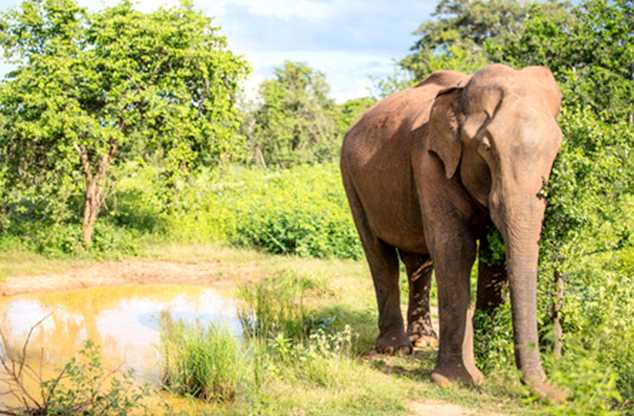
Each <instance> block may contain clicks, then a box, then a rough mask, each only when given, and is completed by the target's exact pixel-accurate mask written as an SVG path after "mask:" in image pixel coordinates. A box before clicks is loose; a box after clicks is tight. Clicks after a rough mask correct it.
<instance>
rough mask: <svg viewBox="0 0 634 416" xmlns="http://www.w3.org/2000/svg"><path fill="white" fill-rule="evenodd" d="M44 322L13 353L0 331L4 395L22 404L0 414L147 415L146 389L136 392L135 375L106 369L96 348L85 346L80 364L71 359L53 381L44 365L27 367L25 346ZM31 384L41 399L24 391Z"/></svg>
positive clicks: (90, 342) (33, 393)
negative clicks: (45, 375)
mask: <svg viewBox="0 0 634 416" xmlns="http://www.w3.org/2000/svg"><path fill="white" fill-rule="evenodd" d="M44 319H46V318H44ZM44 319H42V320H41V321H40V322H38V323H37V324H36V325H35V326H33V327H32V328H31V330H30V331H29V334H28V336H27V338H26V341H25V342H24V344H23V346H22V348H21V349H18V350H17V351H16V349H15V348H13V347H12V346H11V345H10V343H9V341H8V339H7V338H6V337H5V335H4V333H3V332H2V330H1V329H0V338H1V342H2V346H1V348H0V364H1V365H2V368H3V370H4V372H5V373H6V377H5V378H4V380H2V381H4V382H5V383H6V384H7V385H8V394H10V395H11V396H13V397H14V398H15V399H16V401H17V402H18V403H21V405H20V406H19V407H12V408H8V407H5V408H4V409H0V414H5V415H14V416H24V415H58V416H71V415H90V416H109V415H117V416H125V415H129V414H131V413H132V412H136V411H140V410H147V409H146V408H145V405H144V404H143V399H144V398H145V397H146V396H148V395H149V391H148V387H147V386H143V387H136V385H135V382H134V375H133V370H129V371H128V372H127V373H121V372H120V371H119V370H120V368H118V369H116V370H114V371H109V370H106V369H104V368H103V366H102V362H101V351H100V348H99V347H98V346H97V345H95V344H94V343H93V342H92V341H90V340H87V341H85V343H84V348H83V349H82V350H81V351H79V354H78V358H72V359H71V360H70V361H69V362H68V363H67V364H66V365H65V366H64V368H62V370H60V372H59V373H58V374H57V376H56V377H54V378H51V379H48V380H43V379H42V375H41V374H42V373H41V367H42V365H43V363H41V362H40V364H39V368H34V367H33V366H32V365H31V364H30V363H28V362H27V346H28V343H29V340H30V338H31V335H32V333H33V331H34V330H35V328H36V327H37V326H39V325H40V324H41V323H42V322H43V321H44ZM42 355H43V353H42ZM33 381H35V382H36V384H37V385H38V386H39V394H36V393H35V392H33V391H31V390H30V389H29V388H27V385H29V384H30V383H31V382H33ZM137 413H138V412H137ZM146 413H147V412H146Z"/></svg>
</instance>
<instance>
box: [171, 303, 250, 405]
mask: <svg viewBox="0 0 634 416" xmlns="http://www.w3.org/2000/svg"><path fill="white" fill-rule="evenodd" d="M160 324H161V340H160V346H159V351H160V355H161V362H160V370H161V386H162V387H163V388H164V389H166V390H169V391H171V392H173V393H175V394H179V395H184V396H190V397H193V398H196V399H201V400H204V401H208V402H212V401H214V402H226V401H232V400H234V398H235V397H236V393H237V392H238V385H239V383H240V382H241V379H242V374H243V366H242V362H243V358H242V355H243V351H242V348H241V346H240V344H239V342H238V340H237V338H236V337H235V336H234V335H233V334H232V333H231V332H230V331H229V330H228V329H226V328H224V327H222V326H220V325H218V324H215V323H209V324H208V326H203V325H202V324H200V323H199V322H196V323H194V324H188V323H186V322H184V321H182V320H174V319H173V318H172V316H171V314H170V313H169V312H168V311H163V312H162V313H161V319H160Z"/></svg>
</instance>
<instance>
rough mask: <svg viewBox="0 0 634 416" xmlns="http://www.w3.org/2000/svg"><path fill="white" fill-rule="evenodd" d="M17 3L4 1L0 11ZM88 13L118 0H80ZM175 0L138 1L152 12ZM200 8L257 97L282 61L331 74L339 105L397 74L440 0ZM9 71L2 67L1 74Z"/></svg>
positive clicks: (235, 2) (206, 2)
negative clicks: (245, 64)
mask: <svg viewBox="0 0 634 416" xmlns="http://www.w3.org/2000/svg"><path fill="white" fill-rule="evenodd" d="M20 2H21V1H20V0H0V11H6V10H7V9H9V8H10V7H16V6H18V5H19V4H20ZM77 2H78V3H79V5H81V6H83V7H87V8H88V9H90V10H93V11H96V10H100V9H102V8H103V7H105V6H112V5H115V4H117V3H118V2H119V0H77ZM176 3H177V2H176V1H175V0H167V1H156V0H155V1H151V0H142V1H140V2H139V5H138V7H139V9H140V10H143V11H149V10H151V9H153V8H156V7H158V6H160V5H172V4H176ZM194 5H195V6H196V8H198V9H201V10H203V12H204V13H205V14H206V15H208V16H213V17H214V24H216V25H219V26H222V29H221V31H220V33H221V34H222V35H225V36H226V37H227V40H228V43H229V48H230V49H232V50H233V51H234V52H236V53H239V54H243V55H244V56H245V57H246V59H247V60H248V61H249V62H250V63H251V66H252V68H253V73H252V74H251V76H250V78H249V80H248V81H247V85H245V88H246V89H247V92H248V93H249V94H250V95H252V94H253V91H254V90H255V88H256V87H257V85H258V84H259V83H260V82H261V81H262V80H263V79H265V78H270V77H271V76H272V73H273V69H274V68H276V67H281V66H282V65H283V64H284V61H285V60H290V61H295V62H304V63H306V64H308V66H310V67H311V68H314V69H316V70H319V71H321V72H323V73H325V74H326V80H327V81H328V83H329V85H330V87H331V95H332V97H334V98H335V100H336V101H337V102H339V103H341V102H344V101H346V100H348V99H351V98H356V97H362V96H365V95H368V94H369V93H368V88H369V87H371V86H372V85H373V81H372V79H371V77H374V78H382V77H385V76H387V75H390V74H392V73H393V69H394V61H395V60H400V59H401V58H403V57H405V56H406V55H407V54H408V51H409V48H410V47H411V46H412V45H413V44H414V43H415V41H416V39H417V37H416V36H414V35H412V32H413V31H414V30H415V29H416V28H417V27H418V26H419V25H420V24H421V23H422V22H423V21H425V20H427V19H429V16H430V14H431V12H432V11H433V9H434V7H435V5H436V0H418V1H414V0H194ZM8 69H9V67H8V66H6V65H4V64H0V75H3V74H4V73H5V72H6V71H7V70H8Z"/></svg>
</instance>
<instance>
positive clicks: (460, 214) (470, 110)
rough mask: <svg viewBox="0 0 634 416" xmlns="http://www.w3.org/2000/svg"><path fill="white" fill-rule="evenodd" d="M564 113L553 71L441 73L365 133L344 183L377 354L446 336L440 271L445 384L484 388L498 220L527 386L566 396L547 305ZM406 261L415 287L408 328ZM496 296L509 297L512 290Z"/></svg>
mask: <svg viewBox="0 0 634 416" xmlns="http://www.w3.org/2000/svg"><path fill="white" fill-rule="evenodd" d="M560 102H561V93H560V91H559V89H558V87H557V84H556V82H555V79H554V77H553V75H552V74H551V72H550V71H549V70H548V69H546V68H543V67H528V68H524V69H522V70H519V71H518V70H514V69H512V68H510V67H508V66H505V65H499V64H494V65H489V66H486V67H484V68H482V69H481V70H479V71H478V72H476V73H475V74H473V75H465V74H462V73H459V72H454V71H438V72H434V73H433V74H432V75H431V76H430V77H428V78H427V79H425V80H424V81H422V82H421V83H419V84H418V85H417V86H415V87H414V88H411V89H408V90H405V91H401V92H398V93H396V94H393V95H391V96H390V97H388V98H386V99H385V100H383V101H381V102H379V103H377V104H375V105H374V106H373V107H371V108H370V109H368V110H367V111H365V112H364V113H363V114H362V115H361V116H359V118H358V119H357V120H356V121H355V122H354V123H353V124H352V126H351V127H350V129H349V130H348V132H347V134H346V136H345V138H344V142H343V147H342V151H341V172H342V178H343V184H344V187H345V190H346V194H347V197H348V201H349V203H350V208H351V211H352V215H353V217H354V221H355V225H356V228H357V231H358V233H359V236H360V238H361V242H362V244H363V248H364V250H365V253H366V257H367V261H368V263H369V266H370V271H371V274H372V278H373V282H374V287H375V290H376V296H377V301H378V308H379V330H380V333H379V336H378V339H377V340H376V344H375V347H376V350H377V351H378V352H382V353H394V352H397V351H400V352H405V353H407V352H411V351H412V344H414V345H416V344H425V343H428V342H430V341H432V340H433V339H434V338H435V337H436V334H435V333H434V331H433V328H432V325H431V321H430V319H429V284H430V279H431V271H432V267H433V269H435V271H436V282H437V286H438V302H439V325H440V339H439V351H438V360H437V363H436V367H435V369H434V370H433V372H432V380H434V381H436V382H438V383H449V382H452V381H462V382H470V383H479V382H481V380H482V374H481V373H480V371H479V370H478V369H477V368H476V366H475V363H474V357H473V327H472V314H473V313H472V308H471V306H470V284H469V276H470V271H471V268H472V265H473V263H474V261H475V258H476V254H477V253H476V251H477V240H478V239H481V245H483V244H484V241H483V240H484V239H482V236H483V235H485V233H486V228H487V224H490V222H491V221H492V222H493V223H494V224H495V225H496V226H497V228H498V229H499V230H500V232H501V235H502V237H503V240H504V246H505V252H506V270H507V273H508V281H509V286H510V296H511V309H512V316H513V332H514V343H515V357H516V364H517V366H518V368H519V369H520V370H521V372H522V380H523V381H524V382H525V383H528V384H529V385H530V386H532V388H533V391H534V392H535V393H536V394H538V395H539V396H541V397H545V398H547V399H554V400H561V399H562V393H561V392H560V391H559V390H557V389H555V388H553V387H551V386H550V385H549V384H548V382H547V380H546V376H545V373H544V371H543V369H542V365H541V361H540V357H539V351H538V348H537V345H538V328H537V305H536V303H537V293H536V291H537V288H536V286H537V266H538V253H539V239H540V234H541V228H542V221H543V217H544V210H545V207H546V201H545V199H544V198H543V197H542V196H541V191H542V189H543V188H544V186H545V185H546V184H547V181H548V178H549V176H550V171H551V169H552V165H553V162H554V160H555V157H556V156H557V153H558V151H559V147H560V144H561V140H562V133H561V130H560V128H559V126H558V124H557V116H558V113H559V107H560ZM399 258H400V259H401V261H402V262H403V263H404V264H405V267H406V270H407V275H408V281H409V287H410V296H409V307H408V314H407V331H406V330H405V327H404V322H403V317H402V315H401V311H400V300H399V286H398V273H399V271H398V270H399ZM481 272H482V270H481ZM484 274H486V273H484ZM490 275H491V274H490V273H489V277H490ZM498 275H504V273H499V274H498ZM481 277H482V276H481ZM479 286H481V287H487V286H488V287H495V286H496V282H494V281H492V282H487V284H486V285H481V284H480V285H479ZM483 292H486V290H483ZM489 292H490V293H489V294H488V296H493V297H495V296H500V291H499V290H498V291H495V290H490V291H489ZM479 296H480V294H479ZM483 296H487V294H484V295H483ZM490 301H491V302H493V303H494V304H495V303H499V300H498V301H497V302H496V301H495V299H492V300H491V299H490Z"/></svg>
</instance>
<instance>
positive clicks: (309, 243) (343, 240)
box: [230, 165, 361, 258]
mask: <svg viewBox="0 0 634 416" xmlns="http://www.w3.org/2000/svg"><path fill="white" fill-rule="evenodd" d="M259 180H260V182H261V184H260V186H259V189H257V190H255V192H253V191H252V193H251V195H250V198H249V199H247V200H244V199H243V200H242V201H241V202H242V203H241V204H238V205H234V206H233V209H234V210H235V211H236V212H237V214H238V215H239V218H240V220H239V221H238V222H237V224H236V228H235V231H234V234H233V235H230V241H232V242H234V243H236V244H239V245H246V246H252V247H257V248H261V249H263V250H266V251H268V252H271V253H285V254H299V255H303V256H307V255H309V256H314V257H339V258H359V257H360V256H361V247H360V244H359V241H358V237H357V234H356V230H355V228H354V225H353V223H352V219H351V216H350V213H349V212H348V208H347V202H346V199H345V193H344V192H343V187H342V185H341V183H340V178H339V175H338V171H337V168H336V167H335V166H334V165H329V166H327V167H321V168H320V167H317V166H315V167H298V168H296V169H293V170H291V171H288V172H285V173H272V174H269V175H267V176H265V177H260V179H259ZM251 189H253V188H251Z"/></svg>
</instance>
